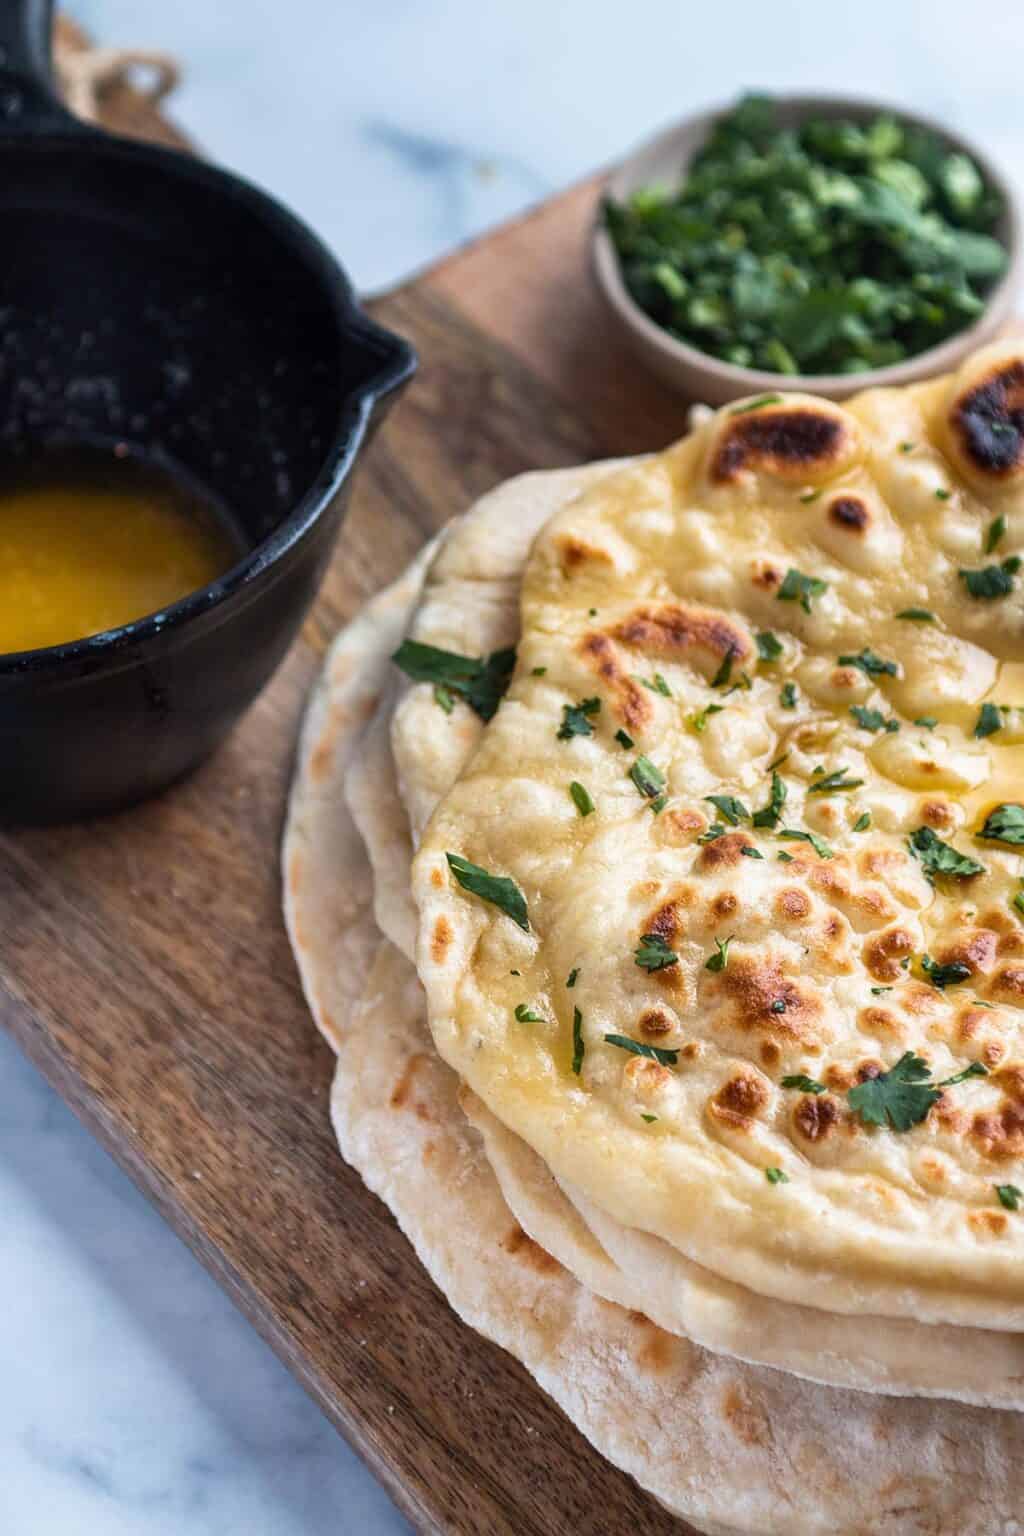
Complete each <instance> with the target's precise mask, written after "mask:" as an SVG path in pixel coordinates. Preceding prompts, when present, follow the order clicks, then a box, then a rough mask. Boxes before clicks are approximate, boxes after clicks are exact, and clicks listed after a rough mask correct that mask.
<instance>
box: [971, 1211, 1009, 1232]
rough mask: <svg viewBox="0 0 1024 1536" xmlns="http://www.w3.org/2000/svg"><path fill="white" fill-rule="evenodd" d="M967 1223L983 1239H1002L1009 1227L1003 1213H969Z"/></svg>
mask: <svg viewBox="0 0 1024 1536" xmlns="http://www.w3.org/2000/svg"><path fill="white" fill-rule="evenodd" d="M967 1221H968V1223H969V1225H970V1226H971V1227H973V1229H974V1231H975V1232H977V1233H978V1234H979V1235H980V1236H981V1237H1002V1235H1003V1233H1004V1232H1005V1231H1006V1227H1007V1220H1006V1216H1005V1215H1004V1214H1003V1212H1002V1211H968V1213H967Z"/></svg>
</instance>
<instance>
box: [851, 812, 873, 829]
mask: <svg viewBox="0 0 1024 1536" xmlns="http://www.w3.org/2000/svg"><path fill="white" fill-rule="evenodd" d="M870 825H871V812H870V811H862V812H861V813H860V815H859V816H858V817H857V820H856V821H855V822H854V824H853V830H854V831H855V832H866V831H867V829H868V827H870Z"/></svg>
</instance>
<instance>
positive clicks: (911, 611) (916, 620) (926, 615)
mask: <svg viewBox="0 0 1024 1536" xmlns="http://www.w3.org/2000/svg"><path fill="white" fill-rule="evenodd" d="M896 617H897V618H898V619H906V620H908V622H909V623H911V624H934V623H936V622H937V621H936V618H935V615H934V613H932V611H931V609H930V608H901V609H900V611H899V613H898V614H897V615H896Z"/></svg>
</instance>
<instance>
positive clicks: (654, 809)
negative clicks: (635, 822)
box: [648, 794, 668, 816]
mask: <svg viewBox="0 0 1024 1536" xmlns="http://www.w3.org/2000/svg"><path fill="white" fill-rule="evenodd" d="M666 805H668V795H666V794H660V795H655V797H654V799H653V800H651V801H649V802H648V806H649V809H650V812H651V815H652V816H660V815H661V813H662V811H663V810H664V809H665V807H666Z"/></svg>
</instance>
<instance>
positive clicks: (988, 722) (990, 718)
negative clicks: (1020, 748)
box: [971, 704, 1003, 741]
mask: <svg viewBox="0 0 1024 1536" xmlns="http://www.w3.org/2000/svg"><path fill="white" fill-rule="evenodd" d="M1002 728H1003V717H1002V715H1001V714H1000V713H999V706H998V705H996V704H983V705H982V706H981V709H980V710H979V711H978V718H977V720H976V721H975V723H974V730H973V731H972V732H971V735H972V736H973V737H974V739H975V741H982V740H983V739H984V738H985V737H986V736H994V735H995V733H996V731H1001V730H1002Z"/></svg>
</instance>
